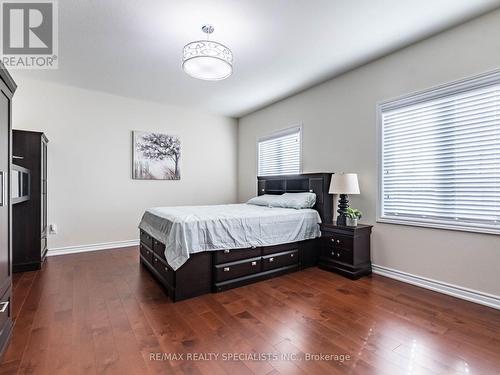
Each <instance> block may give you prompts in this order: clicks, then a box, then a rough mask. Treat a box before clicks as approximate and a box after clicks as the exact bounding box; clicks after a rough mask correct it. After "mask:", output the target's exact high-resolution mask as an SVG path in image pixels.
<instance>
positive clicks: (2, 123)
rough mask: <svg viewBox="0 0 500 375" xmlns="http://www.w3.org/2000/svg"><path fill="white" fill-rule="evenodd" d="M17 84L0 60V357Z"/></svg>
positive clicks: (8, 322)
mask: <svg viewBox="0 0 500 375" xmlns="http://www.w3.org/2000/svg"><path fill="white" fill-rule="evenodd" d="M15 90H16V84H15V83H14V81H13V80H12V77H11V76H10V75H9V73H8V72H7V70H6V69H5V67H4V66H3V64H1V63H0V357H1V356H3V353H4V351H5V348H6V347H7V344H8V342H9V339H10V335H11V332H12V317H11V312H12V306H11V295H12V235H11V217H12V204H11V199H10V196H11V191H10V190H11V181H10V176H11V171H12V161H11V155H12V96H13V95H14V91H15Z"/></svg>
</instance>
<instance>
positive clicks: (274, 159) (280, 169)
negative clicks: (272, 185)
mask: <svg viewBox="0 0 500 375" xmlns="http://www.w3.org/2000/svg"><path fill="white" fill-rule="evenodd" d="M257 149H258V150H257V154H258V158H259V160H258V175H259V176H275V175H284V174H299V173H300V171H301V164H302V160H301V159H302V155H301V154H302V153H301V128H300V127H294V128H290V129H285V130H282V131H280V132H277V133H274V134H271V135H270V136H267V137H263V138H260V139H259V141H258V142H257Z"/></svg>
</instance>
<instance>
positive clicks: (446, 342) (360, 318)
mask: <svg viewBox="0 0 500 375" xmlns="http://www.w3.org/2000/svg"><path fill="white" fill-rule="evenodd" d="M13 290H14V292H13V293H14V299H13V303H14V304H13V315H14V319H15V328H14V335H13V338H12V341H11V344H10V347H9V348H8V350H7V352H6V354H5V357H4V360H3V363H2V364H1V365H0V374H14V373H22V374H25V373H29V374H57V373H60V374H94V373H99V374H102V373H109V374H114V373H117V374H143V373H156V374H210V375H212V374H232V375H240V374H499V373H500V355H499V354H500V311H497V310H494V309H490V308H487V307H483V306H480V305H476V304H473V303H469V302H465V301H462V300H458V299H455V298H452V297H448V296H445V295H441V294H438V293H434V292H431V291H428V290H424V289H421V288H418V287H414V286H411V285H407V284H404V283H400V282H397V281H394V280H391V279H387V278H384V277H381V276H375V275H374V276H372V277H367V278H363V279H361V280H358V281H351V280H348V279H345V278H343V277H341V276H338V275H336V274H332V273H329V272H326V271H322V270H319V269H317V268H312V269H308V270H305V271H302V272H298V273H294V274H290V275H287V276H283V277H279V278H275V279H272V280H268V281H264V282H260V283H257V284H253V285H249V286H246V287H242V288H239V289H234V290H231V291H228V292H224V293H219V294H209V295H206V296H202V297H198V298H194V299H190V300H186V301H182V302H179V303H176V304H173V303H171V302H170V301H169V300H168V299H167V298H166V297H165V295H164V293H163V291H162V290H161V289H160V287H159V286H158V284H157V283H156V282H155V281H154V279H153V278H152V277H151V276H150V275H149V273H148V272H147V271H146V270H144V269H143V268H142V267H140V266H139V261H138V249H137V248H127V249H116V250H109V251H99V252H93V253H82V254H75V255H65V256H58V257H50V258H49V259H48V260H47V262H46V263H45V265H44V267H43V269H42V270H41V271H38V272H26V273H23V274H15V275H14V287H13ZM156 353H157V354H156ZM188 353H201V354H204V355H205V357H206V358H205V359H208V357H209V356H215V355H217V354H218V356H219V357H218V359H217V360H210V361H209V360H201V359H200V358H198V360H187V357H186V356H187V355H188ZM280 353H283V354H286V355H289V356H292V355H295V357H292V358H291V360H286V358H282V357H280V356H279V354H280ZM308 353H315V354H318V355H319V354H320V353H323V354H329V355H337V356H342V355H344V356H347V355H349V356H350V358H349V359H348V360H344V361H343V362H342V361H340V360H338V358H332V359H330V360H325V359H323V360H320V358H313V359H311V360H306V355H308ZM168 354H170V355H171V356H174V355H177V356H180V354H183V356H184V358H182V359H183V360H174V358H171V359H172V360H170V361H168V360H164V359H165V356H166V355H168ZM231 354H237V355H241V356H243V357H242V358H238V360H224V359H226V358H227V357H228V356H229V355H231ZM252 355H253V356H255V357H258V356H260V358H257V359H261V360H252V358H250V356H252ZM156 356H158V358H157V359H159V360H153V359H152V357H154V358H156ZM162 356H163V358H162ZM266 356H269V357H266ZM275 356H276V357H275ZM254 359H255V358H254ZM335 359H337V360H335Z"/></svg>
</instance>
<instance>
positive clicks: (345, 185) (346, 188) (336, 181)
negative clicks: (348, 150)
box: [328, 173, 359, 194]
mask: <svg viewBox="0 0 500 375" xmlns="http://www.w3.org/2000/svg"><path fill="white" fill-rule="evenodd" d="M328 192H329V193H330V194H359V184H358V175H357V173H339V174H332V181H331V182H330V190H329V191H328Z"/></svg>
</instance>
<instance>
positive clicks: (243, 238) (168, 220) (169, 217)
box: [139, 204, 321, 270]
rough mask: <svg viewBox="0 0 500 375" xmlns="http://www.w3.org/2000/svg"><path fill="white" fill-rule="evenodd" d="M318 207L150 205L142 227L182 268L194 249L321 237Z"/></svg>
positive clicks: (262, 244)
mask: <svg viewBox="0 0 500 375" xmlns="http://www.w3.org/2000/svg"><path fill="white" fill-rule="evenodd" d="M320 222H321V218H320V216H319V214H318V212H317V211H316V210H313V209H303V210H296V209H291V208H271V207H263V206H255V205H251V204H226V205H217V206H181V207H156V208H150V209H148V210H146V212H145V213H144V215H143V216H142V220H141V222H140V224H139V228H140V229H142V230H144V231H145V232H147V233H148V234H150V235H151V236H153V237H154V238H156V239H157V240H158V241H161V242H162V243H164V244H165V258H166V259H167V261H168V263H169V264H170V266H171V267H172V268H173V269H174V270H176V269H178V268H179V267H180V266H182V265H183V264H184V263H185V262H186V261H187V260H188V259H189V254H193V253H198V252H201V251H211V250H222V249H242V248H248V247H252V246H271V245H278V244H282V243H289V242H296V241H302V240H308V239H312V238H316V237H319V236H320V230H319V225H318V224H319V223H320Z"/></svg>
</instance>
